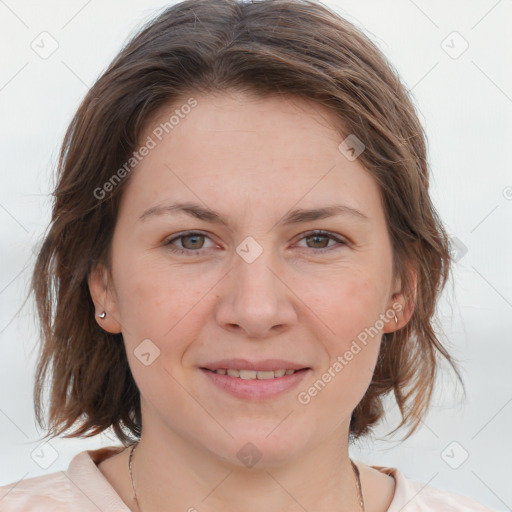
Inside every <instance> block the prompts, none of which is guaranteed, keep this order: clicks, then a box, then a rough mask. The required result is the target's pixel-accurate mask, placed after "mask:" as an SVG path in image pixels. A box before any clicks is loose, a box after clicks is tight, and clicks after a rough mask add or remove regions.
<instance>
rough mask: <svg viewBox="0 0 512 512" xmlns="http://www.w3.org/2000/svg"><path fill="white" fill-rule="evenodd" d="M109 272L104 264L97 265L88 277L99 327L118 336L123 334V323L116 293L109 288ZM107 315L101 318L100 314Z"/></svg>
mask: <svg viewBox="0 0 512 512" xmlns="http://www.w3.org/2000/svg"><path fill="white" fill-rule="evenodd" d="M109 277H110V275H109V272H108V270H107V269H106V267H105V266H104V265H102V264H97V265H96V266H95V267H94V268H93V269H92V270H91V272H90V274H89V277H88V280H87V282H88V284H89V292H90V293H91V298H92V300H93V302H94V306H95V308H96V312H95V318H96V321H97V322H98V325H99V326H100V327H101V328H102V329H104V330H105V331H107V332H110V333H112V334H118V333H120V332H122V326H121V322H120V321H119V312H118V307H117V300H116V297H115V293H113V291H111V290H110V287H109ZM103 312H105V313H106V316H105V318H100V317H99V316H98V315H99V314H100V313H103Z"/></svg>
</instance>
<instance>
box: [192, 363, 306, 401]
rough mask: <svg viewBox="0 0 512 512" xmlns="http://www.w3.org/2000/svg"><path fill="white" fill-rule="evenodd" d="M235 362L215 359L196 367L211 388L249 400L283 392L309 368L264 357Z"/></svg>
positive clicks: (261, 399) (258, 399) (296, 382)
mask: <svg viewBox="0 0 512 512" xmlns="http://www.w3.org/2000/svg"><path fill="white" fill-rule="evenodd" d="M238 361H239V362H238V364H234V363H233V360H230V361H229V364H226V363H223V362H218V363H215V364H210V365H208V367H206V366H203V367H200V368H199V369H200V370H201V373H203V375H205V376H206V378H207V379H208V382H209V383H210V384H213V389H217V390H220V391H221V392H223V393H228V394H229V395H231V396H235V397H237V398H239V399H244V400H252V401H264V400H268V399H272V398H275V397H278V396H280V395H283V394H285V393H286V392H288V391H291V390H292V389H293V388H294V387H296V386H297V385H298V384H299V383H300V382H301V381H302V380H303V379H304V378H305V376H306V375H307V374H308V373H309V372H310V371H312V368H310V367H303V366H301V365H297V364H294V363H290V362H286V364H283V361H275V360H273V361H268V360H267V361H265V362H263V364H259V365H258V363H249V362H247V361H245V362H242V363H240V360H238ZM240 366H242V368H240ZM248 366H249V367H250V368H247V367H248ZM262 366H263V368H262ZM272 366H273V369H272ZM269 367H270V368H269Z"/></svg>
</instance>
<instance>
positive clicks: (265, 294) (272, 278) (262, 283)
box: [216, 251, 297, 338]
mask: <svg viewBox="0 0 512 512" xmlns="http://www.w3.org/2000/svg"><path fill="white" fill-rule="evenodd" d="M282 274H283V272H282V271H281V272H279V271H278V269H277V267H276V265H275V264H273V262H272V258H271V257H270V256H269V255H268V253H267V251H264V252H263V253H262V254H261V255H260V256H259V257H258V258H257V259H256V260H255V261H253V262H252V263H247V262H246V261H244V260H243V259H242V258H240V257H238V255H237V256H236V257H235V262H234V265H233V267H232V269H231V270H230V272H229V273H228V275H227V276H226V277H225V278H224V279H223V280H222V283H223V285H222V287H221V289H217V291H218V292H220V293H221V295H220V301H219V303H218V304H217V308H216V320H217V322H218V324H219V325H220V326H221V327H222V328H224V329H226V330H229V331H232V332H234V333H237V334H238V335H240V333H241V332H243V333H244V334H245V336H247V337H250V338H267V337H270V336H273V335H275V334H277V333H281V332H284V331H286V330H287V329H289V328H290V327H291V326H292V325H293V324H294V323H295V322H296V321H297V313H296V310H295V308H294V303H293V297H294V295H293V292H292V291H291V290H290V288H289V287H288V286H287V285H286V279H284V277H285V276H284V275H282Z"/></svg>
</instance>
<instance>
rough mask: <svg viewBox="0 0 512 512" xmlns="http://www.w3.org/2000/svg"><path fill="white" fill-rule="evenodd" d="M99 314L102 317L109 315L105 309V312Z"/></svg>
mask: <svg viewBox="0 0 512 512" xmlns="http://www.w3.org/2000/svg"><path fill="white" fill-rule="evenodd" d="M98 316H99V317H100V318H105V317H106V316H107V313H105V311H103V313H100V314H99V315H98Z"/></svg>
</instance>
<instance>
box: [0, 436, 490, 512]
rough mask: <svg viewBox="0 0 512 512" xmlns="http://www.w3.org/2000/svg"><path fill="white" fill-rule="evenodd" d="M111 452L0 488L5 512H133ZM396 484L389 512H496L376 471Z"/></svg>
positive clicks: (81, 456)
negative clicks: (113, 481)
mask: <svg viewBox="0 0 512 512" xmlns="http://www.w3.org/2000/svg"><path fill="white" fill-rule="evenodd" d="M122 449H123V448H122V447H116V446H109V447H104V448H99V449H97V450H86V451H83V452H80V453H78V454H77V455H75V457H74V458H73V459H72V460H71V462H70V464H69V467H68V469H67V470H65V471H58V472H55V473H50V474H48V475H42V476H38V477H33V478H27V479H26V480H20V481H18V482H15V483H12V484H9V485H6V486H3V487H0V511H1V512H64V511H66V512H69V511H73V512H99V511H100V512H130V509H129V508H128V507H127V506H126V504H125V503H124V502H123V500H122V499H121V498H120V496H119V495H118V494H117V493H116V491H115V490H114V488H113V487H112V486H111V485H110V483H109V482H108V480H107V479H106V478H105V477H104V476H103V473H102V472H101V471H100V470H99V469H98V467H97V464H99V463H100V462H101V461H102V460H104V459H106V458H108V457H110V456H112V455H114V454H115V453H117V452H118V451H120V450H122ZM371 467H372V468H374V469H377V470H378V471H381V472H383V473H385V474H387V475H391V476H392V477H393V478H394V479H395V482H396V486H395V494H394V497H393V501H392V502H391V505H390V506H389V508H388V512H420V511H421V512H427V511H428V512H434V511H435V512H439V511H443V512H448V511H449V512H463V511H464V512H493V511H492V509H490V508H487V507H484V506H483V505H481V504H479V503H478V502H476V501H474V500H472V499H470V498H467V497H465V496H462V495H460V494H455V493H450V492H446V491H441V490H438V489H436V488H434V487H430V486H426V485H425V484H422V483H420V482H416V481H414V480H409V479H408V478H406V477H405V476H404V475H403V474H402V473H400V471H398V469H396V468H389V467H383V466H371Z"/></svg>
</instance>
